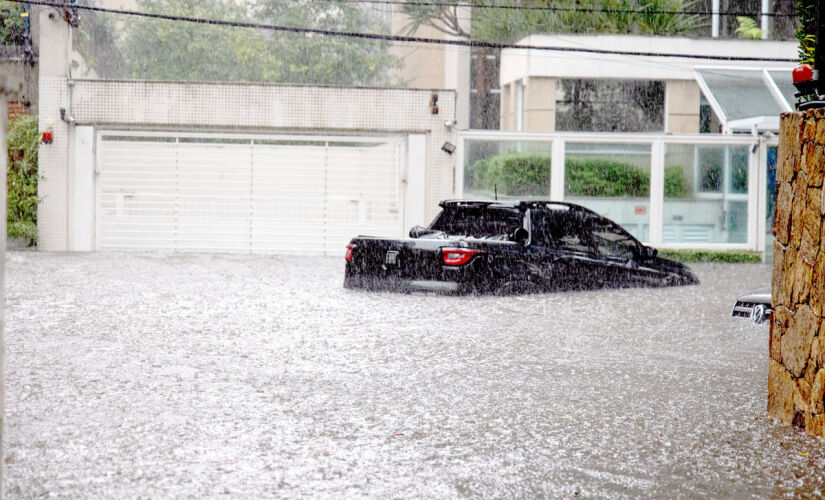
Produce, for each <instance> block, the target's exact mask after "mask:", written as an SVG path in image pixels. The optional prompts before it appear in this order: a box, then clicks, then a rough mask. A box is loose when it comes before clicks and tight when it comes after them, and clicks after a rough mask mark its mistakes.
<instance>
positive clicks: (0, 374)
mask: <svg viewBox="0 0 825 500" xmlns="http://www.w3.org/2000/svg"><path fill="white" fill-rule="evenodd" d="M6 96H7V94H6V77H5V76H3V75H0V174H2V176H3V179H6V178H7V177H8V176H7V174H6V168H7V165H6V161H7V160H8V157H9V154H8V151H7V150H6V147H7V143H6V131H7V130H8V118H9V112H8V105H7V103H6ZM0 206H2V207H3V210H2V214H3V216H2V217H0V500H3V498H4V497H5V492H4V487H3V485H4V484H5V482H6V443H5V442H4V440H3V432H4V431H5V429H6V403H5V398H6V378H5V375H4V373H5V372H6V359H5V358H6V342H5V331H6V310H5V303H6V292H5V290H6V286H5V284H6V210H7V208H6V189H0Z"/></svg>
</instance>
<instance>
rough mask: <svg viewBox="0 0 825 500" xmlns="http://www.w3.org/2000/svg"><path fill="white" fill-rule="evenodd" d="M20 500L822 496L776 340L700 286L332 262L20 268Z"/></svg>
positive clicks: (711, 279) (761, 276)
mask: <svg viewBox="0 0 825 500" xmlns="http://www.w3.org/2000/svg"><path fill="white" fill-rule="evenodd" d="M7 262H8V267H7V284H6V289H7V304H8V307H7V331H6V342H7V366H6V376H7V382H6V384H7V396H6V401H7V403H6V404H7V418H8V420H7V430H6V440H7V441H6V442H7V478H6V481H7V482H6V486H7V492H8V494H9V497H11V498H14V497H34V496H40V495H48V494H56V495H59V496H65V497H89V496H99V497H123V496H131V497H133V496H138V495H148V496H152V497H164V496H187V495H191V496H195V497H201V496H213V495H221V494H227V493H228V494H230V495H236V496H248V497H259V496H283V497H295V496H302V495H303V496H313V497H336V498H340V497H353V496H370V497H382V498H383V497H427V498H432V497H461V496H473V497H485V498H488V497H514V496H530V497H534V496H551V497H558V496H564V495H577V494H578V495H582V496H610V497H620V496H634V497H635V496H650V497H663V496H665V497H666V496H689V497H690V496H740V495H741V496H745V495H755V496H759V497H767V496H784V495H794V496H820V495H822V491H823V489H825V488H823V484H824V483H825V474H823V471H824V470H825V441H822V440H818V439H814V438H810V437H808V436H806V435H804V434H800V433H798V432H796V431H795V430H793V429H791V428H790V427H788V426H785V425H779V424H776V423H775V422H773V421H772V420H770V419H769V418H768V417H767V416H766V414H765V406H766V397H767V396H766V386H767V380H766V377H767V359H768V357H767V356H768V354H767V337H768V328H767V327H760V326H754V325H751V324H750V323H748V322H744V321H737V320H734V319H732V318H730V316H729V312H730V307H731V305H732V304H733V299H734V298H735V297H736V295H738V294H740V293H742V292H743V291H745V290H747V289H750V288H755V287H757V286H760V285H763V284H765V283H768V282H769V278H770V269H769V268H768V267H767V266H761V265H709V264H705V265H694V266H692V267H693V269H694V270H695V271H696V272H697V274H698V276H699V278H700V279H701V281H702V285H700V286H694V287H682V288H666V289H630V290H605V291H590V292H570V293H557V294H544V295H531V296H521V297H444V296H437V295H396V294H386V293H366V292H359V291H346V290H343V289H342V288H341V280H342V272H343V262H342V261H341V259H331V258H320V259H319V258H313V259H311V260H307V259H306V258H292V257H265V256H214V255H179V254H176V255H163V254H119V253H101V254H94V255H56V254H43V253H29V252H24V253H11V254H10V255H9V257H8V261H7Z"/></svg>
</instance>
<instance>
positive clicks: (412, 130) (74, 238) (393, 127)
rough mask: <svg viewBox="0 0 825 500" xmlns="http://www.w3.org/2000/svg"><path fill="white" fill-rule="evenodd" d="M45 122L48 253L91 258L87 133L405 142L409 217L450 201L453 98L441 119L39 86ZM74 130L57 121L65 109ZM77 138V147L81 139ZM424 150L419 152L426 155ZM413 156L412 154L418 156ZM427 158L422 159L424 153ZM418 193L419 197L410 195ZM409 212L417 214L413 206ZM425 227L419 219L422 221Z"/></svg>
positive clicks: (43, 218)
mask: <svg viewBox="0 0 825 500" xmlns="http://www.w3.org/2000/svg"><path fill="white" fill-rule="evenodd" d="M41 86H43V88H44V89H45V91H43V92H42V93H41V95H44V96H45V98H44V99H43V101H42V103H43V104H44V105H42V106H41V120H43V119H44V117H54V120H55V135H56V137H55V142H54V144H51V145H48V146H44V147H43V148H41V157H40V158H41V163H40V169H41V173H42V175H43V176H44V181H43V182H42V183H41V191H40V195H41V197H43V201H42V202H41V205H40V208H39V211H38V213H39V228H40V242H39V245H38V247H39V248H40V249H43V250H87V249H88V244H87V242H88V241H91V237H90V235H89V233H88V231H91V228H90V227H88V226H86V225H84V224H86V222H85V221H88V220H89V217H88V212H89V210H90V208H89V206H88V205H87V204H88V203H90V202H91V201H90V200H89V197H90V196H92V195H91V194H90V193H91V191H90V189H89V181H88V176H89V173H90V172H91V170H90V168H91V167H90V163H89V161H88V158H89V155H90V154H91V153H90V152H89V151H88V147H89V146H88V143H87V142H85V141H86V134H87V131H89V130H91V129H92V128H94V129H95V130H105V129H110V130H111V129H124V128H126V129H141V130H173V131H174V130H178V131H193V130H204V131H220V132H232V131H237V132H239V133H241V132H244V131H245V132H253V131H254V132H255V133H267V132H272V133H280V134H283V133H321V134H328V133H334V134H339V135H341V134H348V133H349V134H373V135H386V134H398V133H404V134H409V135H410V137H411V146H412V148H415V151H416V152H415V156H414V157H410V158H409V159H410V160H413V163H412V164H411V167H414V170H411V171H410V172H411V174H412V176H411V177H410V178H409V179H408V180H409V182H412V183H413V185H412V186H408V190H409V193H410V196H412V198H409V199H408V206H412V207H413V212H412V213H411V214H410V215H409V218H410V220H411V221H413V220H414V221H415V222H414V223H423V222H426V221H427V219H429V218H431V217H433V216H434V215H435V213H436V212H437V211H438V202H439V201H441V200H442V199H445V198H450V197H452V196H453V188H454V183H453V175H454V164H455V163H454V157H453V156H450V155H448V154H447V153H445V152H443V151H442V150H441V145H442V144H443V143H444V142H446V141H450V142H452V143H454V144H455V143H456V139H455V128H453V127H447V126H445V121H452V120H454V119H455V92H453V91H436V92H437V93H438V94H439V101H438V104H439V108H440V112H439V114H437V115H432V114H431V113H430V108H429V102H430V95H431V91H430V90H405V89H363V88H347V87H296V86H285V85H259V84H255V85H253V84H209V83H169V82H138V81H131V82H126V81H102V80H68V79H65V78H57V77H51V78H43V79H41ZM60 107H64V108H65V109H66V114H67V115H70V116H71V117H72V118H73V119H74V120H75V122H74V123H72V124H69V123H67V122H65V121H62V120H60V117H59V114H60V113H59V108H60ZM76 136H77V138H75V137H76ZM422 147H423V149H421V148H422ZM412 148H411V150H412ZM422 151H423V152H422ZM410 188H413V189H410ZM410 203H411V204H412V205H410ZM422 217H423V219H422Z"/></svg>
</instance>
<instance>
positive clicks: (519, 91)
mask: <svg viewBox="0 0 825 500" xmlns="http://www.w3.org/2000/svg"><path fill="white" fill-rule="evenodd" d="M519 44H520V45H528V46H530V47H533V48H530V49H505V50H503V51H502V56H501V72H500V84H501V89H502V90H501V122H500V123H501V129H502V130H512V131H529V132H554V131H557V130H558V127H557V116H556V115H557V110H556V102H557V97H558V96H557V94H558V89H559V82H560V80H564V79H585V80H595V81H599V80H604V81H622V80H626V81H660V82H663V84H664V116H663V117H662V123H663V129H662V130H650V131H649V132H664V133H673V134H680V133H698V132H699V131H700V130H699V117H700V102H701V99H702V96H703V89H702V88H701V84H700V82H698V81H697V78H696V69H697V68H705V69H708V68H713V67H718V68H720V69H731V68H732V69H748V70H750V69H754V70H756V69H768V70H772V69H777V70H780V69H781V70H783V71H787V70H789V69H790V68H792V67H793V63H792V62H790V61H792V60H794V59H795V57H796V42H785V41H767V40H696V39H686V38H685V39H683V38H672V37H640V36H629V35H558V36H556V35H554V36H552V37H550V36H547V35H532V36H529V37H527V38H525V39H523V40H521V41H520V42H519ZM542 47H547V48H551V47H559V48H563V49H576V48H585V49H592V50H596V51H619V52H635V53H657V54H666V55H667V56H665V57H656V56H641V55H638V56H626V55H615V54H606V53H588V52H565V51H552V50H545V49H543V48H542ZM682 54H685V55H697V56H699V57H695V58H690V57H678V56H679V55H682ZM707 56H721V57H737V56H738V57H743V58H748V57H750V58H765V59H785V60H787V61H788V62H783V61H776V62H759V63H756V62H750V61H732V60H710V59H706V58H705V57H707ZM755 66H758V68H755ZM733 83H734V84H735V82H733ZM714 132H716V130H714Z"/></svg>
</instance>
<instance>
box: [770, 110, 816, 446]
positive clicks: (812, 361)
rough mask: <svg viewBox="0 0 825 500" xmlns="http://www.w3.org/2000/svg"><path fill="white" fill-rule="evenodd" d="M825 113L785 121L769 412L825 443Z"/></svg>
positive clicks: (776, 224)
mask: <svg viewBox="0 0 825 500" xmlns="http://www.w3.org/2000/svg"><path fill="white" fill-rule="evenodd" d="M823 155H825V110H823V109H818V110H812V111H807V112H804V113H785V114H783V115H782V119H781V122H780V131H779V152H778V162H777V169H776V187H777V196H776V215H775V217H774V226H773V234H774V237H775V239H774V251H773V264H774V265H773V280H772V283H771V292H772V301H771V302H772V304H773V308H774V312H773V317H772V318H771V331H770V341H769V348H768V354H769V356H770V361H769V370H768V413H769V414H770V415H772V416H773V417H775V418H778V419H779V420H782V421H783V422H787V423H790V424H793V425H794V426H796V427H798V428H801V429H805V430H807V431H808V432H810V433H812V434H815V435H817V436H821V437H825V320H823V317H824V316H825V249H823V237H822V236H823V234H822V233H823V231H822V227H823V222H824V220H823V219H825V218H824V217H823V214H822V207H823V206H825V203H823V197H822V194H823V192H825V189H823V181H824V180H825V162H824V161H823Z"/></svg>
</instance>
